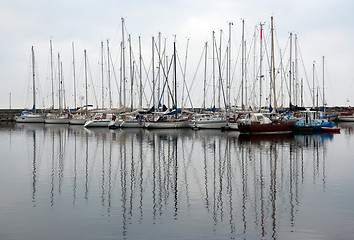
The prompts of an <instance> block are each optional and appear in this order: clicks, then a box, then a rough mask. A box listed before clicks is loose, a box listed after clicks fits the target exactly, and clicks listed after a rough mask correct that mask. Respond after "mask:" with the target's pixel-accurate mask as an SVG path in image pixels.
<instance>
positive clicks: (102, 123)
mask: <svg viewBox="0 0 354 240" xmlns="http://www.w3.org/2000/svg"><path fill="white" fill-rule="evenodd" d="M110 122H111V121H110V120H108V119H99V120H88V121H86V123H85V125H84V127H87V128H88V127H108V125H109V124H110Z"/></svg>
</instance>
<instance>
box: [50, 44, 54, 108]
mask: <svg viewBox="0 0 354 240" xmlns="http://www.w3.org/2000/svg"><path fill="white" fill-rule="evenodd" d="M50 75H51V80H52V109H54V72H53V45H52V39H50Z"/></svg>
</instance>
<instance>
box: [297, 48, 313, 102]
mask: <svg viewBox="0 0 354 240" xmlns="http://www.w3.org/2000/svg"><path fill="white" fill-rule="evenodd" d="M298 50H299V54H300V59H301V63H302V67H303V70H304V72H305V79H306V82H307V86H308V89H311V87H310V83H309V79H308V77H307V72H306V68H305V64H304V60H303V58H302V53H301V49H300V45H299V44H298ZM310 97H311V99H313V96H312V91H310ZM311 101H312V100H311Z"/></svg>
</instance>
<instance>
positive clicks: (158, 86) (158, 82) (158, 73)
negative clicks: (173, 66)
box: [156, 32, 161, 104]
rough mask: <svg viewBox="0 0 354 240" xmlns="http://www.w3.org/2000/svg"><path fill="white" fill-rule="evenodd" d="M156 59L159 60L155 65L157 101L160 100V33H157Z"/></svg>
mask: <svg viewBox="0 0 354 240" xmlns="http://www.w3.org/2000/svg"><path fill="white" fill-rule="evenodd" d="M158 45H159V46H158V59H159V64H158V65H157V69H158V70H157V89H156V90H157V99H158V101H159V99H160V82H161V77H160V75H161V74H160V73H161V63H160V59H161V32H159V33H158ZM157 104H160V102H158V103H157Z"/></svg>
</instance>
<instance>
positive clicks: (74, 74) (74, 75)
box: [72, 42, 77, 108]
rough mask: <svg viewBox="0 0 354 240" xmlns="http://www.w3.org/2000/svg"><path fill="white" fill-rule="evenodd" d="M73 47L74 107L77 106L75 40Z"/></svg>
mask: <svg viewBox="0 0 354 240" xmlns="http://www.w3.org/2000/svg"><path fill="white" fill-rule="evenodd" d="M72 49H73V77H74V107H75V108H76V107H77V104H76V72H75V49H74V42H72Z"/></svg>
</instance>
